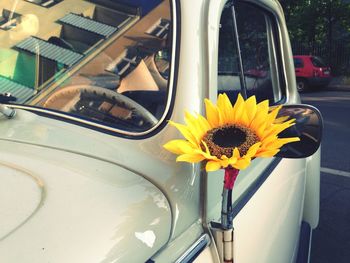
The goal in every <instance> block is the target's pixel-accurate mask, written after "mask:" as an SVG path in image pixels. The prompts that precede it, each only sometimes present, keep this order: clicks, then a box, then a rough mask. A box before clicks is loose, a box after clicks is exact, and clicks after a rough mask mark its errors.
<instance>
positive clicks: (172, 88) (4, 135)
mask: <svg viewBox="0 0 350 263" xmlns="http://www.w3.org/2000/svg"><path fill="white" fill-rule="evenodd" d="M0 7H1V8H2V10H3V13H2V20H1V19H0V195H1V198H0V222H1V224H0V262H1V263H18V262H20V263H22V262H23V263H27V262H34V263H47V262H50V263H62V262H63V263H76V262H77V263H80V262H82V263H96V262H101V263H110V262H114V263H120V262H121V263H124V262H127V263H139V262H148V263H150V262H153V263H154V262H155V263H163V262H165V263H168V262H178V263H180V262H181V263H182V262H200V263H202V262H210V263H218V262H233V261H234V262H239V263H247V262H253V263H255V262H258V263H271V262H277V263H284V262H291V263H292V262H298V263H299V262H307V260H308V255H309V254H308V252H309V249H310V244H311V240H312V229H314V228H316V226H317V224H318V219H319V185H320V150H318V146H319V143H320V138H321V134H322V119H321V117H320V115H319V113H318V111H317V110H316V109H314V108H313V107H311V106H307V105H302V104H300V103H301V102H300V97H299V94H298V92H297V88H296V85H295V81H294V80H295V73H294V69H293V60H292V51H291V49H290V48H289V47H290V44H289V37H288V31H287V27H286V24H285V22H284V15H283V12H282V8H281V6H280V4H279V1H278V0H249V1H247V0H244V1H243V0H235V1H232V0H191V1H188V0H88V1H86V0H57V1H56V0H55V1H51V0H40V1H39V0H25V1H11V0H6V1H3V0H2V1H0ZM244 69H246V70H244ZM247 70H248V71H247ZM323 74H324V72H323ZM10 93H11V95H10ZM220 93H226V94H227V95H228V96H229V97H230V98H231V99H232V104H233V103H234V102H235V100H236V98H237V95H238V94H239V93H241V94H247V95H248V96H251V95H254V96H255V97H256V100H257V101H259V102H261V101H265V100H268V101H269V105H274V106H278V105H282V104H283V107H282V110H281V114H282V116H290V117H291V118H295V122H296V124H295V125H294V126H293V129H291V130H290V132H292V133H293V134H291V135H288V134H285V137H294V136H298V137H300V139H301V140H300V142H295V143H291V144H290V146H286V147H284V148H282V149H281V151H280V152H279V153H278V154H277V155H276V156H275V157H273V158H256V159H254V161H253V162H252V165H251V166H250V167H249V168H247V169H245V170H244V171H241V172H240V175H239V176H238V178H237V181H236V182H235V189H234V190H233V191H232V194H233V202H232V205H233V211H232V212H233V219H232V224H233V227H234V229H233V230H232V229H230V231H231V232H229V235H227V234H225V236H224V238H225V239H224V238H223V236H222V234H223V231H222V229H221V228H219V227H217V225H220V218H221V217H220V216H221V204H222V198H221V194H222V185H223V171H222V170H219V171H213V172H205V171H203V169H202V166H201V165H198V164H194V165H191V164H188V163H183V162H176V156H175V155H174V154H171V153H169V152H168V151H167V150H165V149H164V148H163V145H164V144H165V143H166V142H168V141H169V140H173V139H177V138H180V134H179V133H178V132H177V131H176V130H175V128H174V127H172V126H170V125H169V120H171V121H173V122H177V123H179V122H181V123H183V122H184V118H183V116H184V111H185V110H188V111H189V112H192V113H193V112H198V113H201V114H203V113H204V111H205V110H204V103H203V100H204V99H205V98H208V99H210V100H211V101H214V102H215V101H216V99H217V96H218V94H220ZM259 109H260V108H259ZM252 111H253V109H252ZM242 114H243V115H244V116H245V117H247V118H248V115H247V114H244V113H242ZM235 117H236V116H235ZM261 125H262V126H264V123H262V124H261ZM231 136H232V135H231ZM233 137H234V136H232V138H233ZM225 233H227V232H225Z"/></svg>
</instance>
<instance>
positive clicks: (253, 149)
mask: <svg viewBox="0 0 350 263" xmlns="http://www.w3.org/2000/svg"><path fill="white" fill-rule="evenodd" d="M260 146H261V142H257V143H255V144H253V145H252V146H250V147H249V150H248V152H247V154H246V155H245V156H246V157H249V158H253V157H254V156H255V154H256V152H257V151H258V150H259V148H260Z"/></svg>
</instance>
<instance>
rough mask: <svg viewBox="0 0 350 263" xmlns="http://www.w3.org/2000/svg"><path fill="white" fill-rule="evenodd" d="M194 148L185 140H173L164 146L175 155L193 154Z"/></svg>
mask: <svg viewBox="0 0 350 263" xmlns="http://www.w3.org/2000/svg"><path fill="white" fill-rule="evenodd" d="M192 146H193V145H192V144H191V143H190V142H188V141H185V140H172V141H169V142H167V143H166V144H164V145H163V147H164V148H165V149H167V150H168V151H169V152H172V153H175V154H183V153H191V152H193V150H194V149H193V147H192Z"/></svg>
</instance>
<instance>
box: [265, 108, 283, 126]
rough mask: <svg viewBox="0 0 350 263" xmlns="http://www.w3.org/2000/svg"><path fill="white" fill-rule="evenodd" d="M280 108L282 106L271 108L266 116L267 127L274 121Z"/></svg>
mask: <svg viewBox="0 0 350 263" xmlns="http://www.w3.org/2000/svg"><path fill="white" fill-rule="evenodd" d="M281 108H282V105H278V106H273V107H271V109H272V111H271V112H270V113H269V114H268V117H267V119H266V123H267V125H270V124H272V123H273V122H274V121H275V119H276V117H277V114H278V112H279V111H280V109H281Z"/></svg>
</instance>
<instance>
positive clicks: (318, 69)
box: [293, 55, 332, 91]
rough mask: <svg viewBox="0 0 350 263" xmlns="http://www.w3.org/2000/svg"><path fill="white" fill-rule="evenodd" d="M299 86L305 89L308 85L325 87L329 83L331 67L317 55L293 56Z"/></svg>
mask: <svg viewBox="0 0 350 263" xmlns="http://www.w3.org/2000/svg"><path fill="white" fill-rule="evenodd" d="M293 58H294V67H295V75H296V78H297V87H298V90H299V91H305V90H307V88H308V87H325V86H327V85H328V84H329V82H330V80H331V78H332V76H331V68H330V67H329V66H326V64H325V63H324V62H323V61H322V59H321V58H319V57H316V56H307V55H303V56H301V55H300V56H293Z"/></svg>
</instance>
